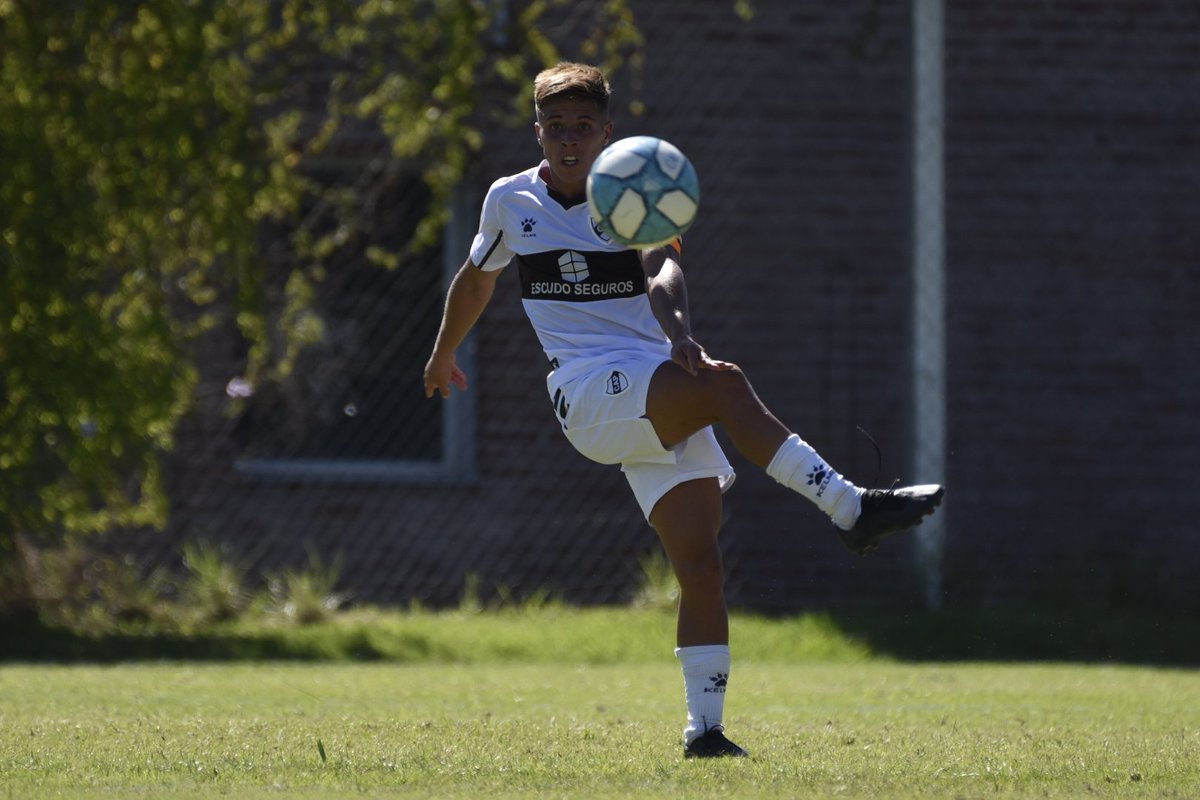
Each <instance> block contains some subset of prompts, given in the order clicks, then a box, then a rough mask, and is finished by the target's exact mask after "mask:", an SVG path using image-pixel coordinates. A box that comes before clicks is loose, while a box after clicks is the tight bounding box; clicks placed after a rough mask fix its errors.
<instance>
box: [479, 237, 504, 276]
mask: <svg viewBox="0 0 1200 800" xmlns="http://www.w3.org/2000/svg"><path fill="white" fill-rule="evenodd" d="M503 238H504V231H500V232H499V233H497V234H496V238H495V239H493V240H492V246H491V247H489V248H488V249H487V252H486V253H484V254H483V258H482V259H481V260H480V261H479V263H478V264H476V265H475V266H477V267H480V268H482V267H483V265H484V264H486V263H487V262H488V259H489V258H491V257H492V253H494V252H495V251H496V247H497V246H498V245H499V244H500V240H501V239H503Z"/></svg>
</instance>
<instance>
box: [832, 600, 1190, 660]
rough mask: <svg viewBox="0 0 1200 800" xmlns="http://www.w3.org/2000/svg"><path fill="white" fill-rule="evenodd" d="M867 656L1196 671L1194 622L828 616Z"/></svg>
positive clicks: (1122, 617) (1093, 616)
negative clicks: (1108, 664) (1101, 664)
mask: <svg viewBox="0 0 1200 800" xmlns="http://www.w3.org/2000/svg"><path fill="white" fill-rule="evenodd" d="M832 619H833V621H834V622H835V624H837V625H838V627H839V628H840V629H841V630H842V631H843V632H844V633H845V634H846V635H847V636H851V637H853V638H855V639H856V640H858V641H860V642H863V643H864V644H866V645H867V646H868V647H869V648H870V649H871V652H873V653H877V654H879V655H886V656H890V657H892V658H895V659H898V660H901V661H1069V662H1111V663H1126V664H1140V665H1150V666H1178V667H1194V666H1200V621H1197V620H1194V619H1189V618H1173V619H1168V618H1161V617H1152V616H1144V615H1130V614H1120V613H1116V614H1114V613H1111V612H1109V613H1105V612H1086V611H1069V612H1066V611H1029V612H1025V613H1020V612H1013V611H1006V612H1003V613H986V612H980V611H971V612H941V613H913V614H897V615H893V616H880V615H870V614H835V615H833V617H832Z"/></svg>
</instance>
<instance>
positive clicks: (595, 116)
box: [533, 97, 612, 197]
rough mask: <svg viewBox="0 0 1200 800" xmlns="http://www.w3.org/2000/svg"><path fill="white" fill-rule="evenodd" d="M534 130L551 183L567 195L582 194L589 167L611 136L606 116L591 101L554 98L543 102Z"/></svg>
mask: <svg viewBox="0 0 1200 800" xmlns="http://www.w3.org/2000/svg"><path fill="white" fill-rule="evenodd" d="M533 129H534V131H536V132H537V138H538V143H539V144H540V145H541V146H542V153H543V154H544V155H545V156H546V161H548V162H549V164H550V178H549V183H550V186H552V187H553V188H554V189H555V190H557V191H559V192H561V193H562V194H564V195H566V196H567V197H580V196H582V195H583V193H584V192H585V191H586V189H587V176H588V170H590V169H591V168H592V162H593V161H595V160H596V157H597V156H599V155H600V151H601V150H603V149H604V147H605V146H606V145H607V144H608V141H609V137H610V136H611V135H612V122H610V121H609V119H608V115H607V114H605V112H604V110H603V109H601V108H600V106H599V105H598V104H596V103H595V102H593V101H591V100H586V99H576V98H572V97H565V98H561V99H553V100H550V101H548V102H546V103H544V104H542V108H541V110H540V111H539V113H538V121H537V123H535V124H534V126H533Z"/></svg>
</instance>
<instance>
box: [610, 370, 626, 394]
mask: <svg viewBox="0 0 1200 800" xmlns="http://www.w3.org/2000/svg"><path fill="white" fill-rule="evenodd" d="M628 388H629V377H628V376H627V375H626V374H625V373H624V372H621V371H620V370H616V369H614V370H613V373H612V375H609V376H608V385H607V386H605V387H604V393H605V394H620V393H621V392H623V391H625V390H626V389H628Z"/></svg>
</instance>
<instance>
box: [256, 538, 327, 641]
mask: <svg viewBox="0 0 1200 800" xmlns="http://www.w3.org/2000/svg"><path fill="white" fill-rule="evenodd" d="M341 571H342V568H341V560H340V559H339V560H337V561H335V562H334V563H333V564H325V563H324V562H322V561H321V559H320V557H319V556H318V555H317V554H316V553H315V552H312V551H310V552H309V555H308V569H296V568H292V569H286V570H283V571H282V572H280V573H277V574H275V575H271V576H269V577H268V578H267V587H268V588H267V591H268V594H269V595H270V598H271V607H272V608H273V609H274V610H275V611H276V612H278V613H279V614H282V615H283V616H284V617H286V618H287V619H289V620H292V621H294V622H298V623H300V624H301V625H311V624H313V623H316V622H321V621H323V620H326V619H328V618H329V616H330V615H331V614H333V612H335V611H337V610H338V609H339V608H340V607H341V606H342V604H343V603H345V601H346V598H345V597H344V596H343V595H341V594H339V593H338V592H337V591H335V590H336V588H337V583H338V580H339V579H340V578H341Z"/></svg>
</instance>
